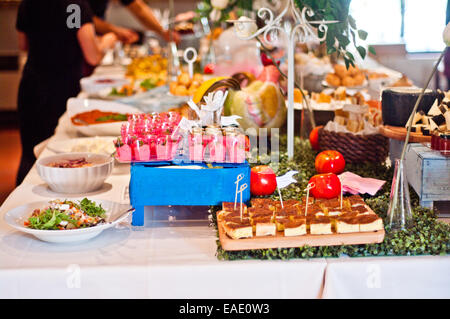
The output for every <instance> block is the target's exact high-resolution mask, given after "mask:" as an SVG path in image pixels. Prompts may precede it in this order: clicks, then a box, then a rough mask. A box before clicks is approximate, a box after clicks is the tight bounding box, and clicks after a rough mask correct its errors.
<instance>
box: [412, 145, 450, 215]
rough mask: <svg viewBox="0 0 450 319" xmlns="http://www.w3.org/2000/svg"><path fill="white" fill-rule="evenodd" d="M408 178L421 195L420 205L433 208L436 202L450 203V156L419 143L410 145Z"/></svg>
mask: <svg viewBox="0 0 450 319" xmlns="http://www.w3.org/2000/svg"><path fill="white" fill-rule="evenodd" d="M405 169H406V178H407V179H408V182H409V184H410V185H411V186H412V188H414V190H415V191H416V193H417V194H418V195H419V197H420V205H421V206H424V207H428V208H433V206H434V202H448V203H449V204H450V158H448V157H445V156H442V155H441V154H440V153H439V152H437V151H433V150H431V149H430V148H429V147H426V146H424V145H422V144H419V143H412V144H409V145H408V148H407V150H406V156H405Z"/></svg>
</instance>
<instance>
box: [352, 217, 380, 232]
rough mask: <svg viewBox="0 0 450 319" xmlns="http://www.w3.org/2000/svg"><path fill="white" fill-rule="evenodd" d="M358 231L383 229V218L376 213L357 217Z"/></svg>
mask: <svg viewBox="0 0 450 319" xmlns="http://www.w3.org/2000/svg"><path fill="white" fill-rule="evenodd" d="M358 220H359V231H360V232H366V231H376V230H381V229H383V220H382V219H381V218H380V217H378V216H377V215H376V214H370V215H363V216H359V217H358Z"/></svg>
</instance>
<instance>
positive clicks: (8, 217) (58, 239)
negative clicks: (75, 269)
mask: <svg viewBox="0 0 450 319" xmlns="http://www.w3.org/2000/svg"><path fill="white" fill-rule="evenodd" d="M93 201H94V202H95V203H97V204H101V205H102V207H103V208H104V209H105V210H106V221H107V222H106V223H104V224H100V225H97V226H93V227H88V228H81V229H68V230H40V229H31V228H28V227H25V226H24V225H23V223H24V221H25V220H27V219H28V218H29V217H30V215H31V214H32V212H33V210H34V209H36V208H44V207H45V206H47V205H48V201H41V202H33V203H29V204H26V205H23V206H20V207H16V208H14V209H12V210H10V211H9V212H7V213H6V214H5V215H4V217H3V218H4V220H5V221H6V223H7V224H8V225H10V226H11V227H13V228H15V229H17V230H19V231H22V232H24V233H28V234H31V235H33V236H35V237H36V238H38V239H40V240H42V241H47V242H51V243H71V242H79V241H84V240H88V239H91V238H93V237H95V236H97V235H99V234H100V233H101V232H102V231H104V230H105V229H108V228H111V227H113V226H115V225H117V224H118V223H120V222H122V221H123V220H125V219H126V218H127V217H128V216H129V214H130V213H131V212H132V211H130V212H128V213H127V214H124V213H125V212H126V211H127V210H129V209H131V206H130V205H127V204H119V203H115V202H110V201H107V200H99V199H96V200H93ZM122 214H124V215H123V216H120V215H122ZM119 216H120V217H119ZM116 218H118V219H117V220H114V219H116ZM110 220H114V221H113V222H109V221H110Z"/></svg>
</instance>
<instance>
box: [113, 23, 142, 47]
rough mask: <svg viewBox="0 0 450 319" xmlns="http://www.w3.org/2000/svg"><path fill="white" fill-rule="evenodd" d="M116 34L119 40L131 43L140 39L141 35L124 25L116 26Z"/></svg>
mask: <svg viewBox="0 0 450 319" xmlns="http://www.w3.org/2000/svg"><path fill="white" fill-rule="evenodd" d="M114 34H115V35H116V36H117V38H118V39H119V41H121V42H123V43H125V44H131V43H134V42H136V41H137V40H139V35H138V34H137V33H136V32H134V31H133V30H130V29H126V28H122V27H115V28H114Z"/></svg>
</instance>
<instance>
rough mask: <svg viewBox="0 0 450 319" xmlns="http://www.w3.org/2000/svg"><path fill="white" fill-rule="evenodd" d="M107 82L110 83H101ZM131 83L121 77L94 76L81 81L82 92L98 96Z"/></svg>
mask: <svg viewBox="0 0 450 319" xmlns="http://www.w3.org/2000/svg"><path fill="white" fill-rule="evenodd" d="M104 80H107V81H108V82H106V83H105V82H103V83H102V82H99V81H104ZM129 82H130V81H129V80H128V79H126V78H125V77H124V76H120V75H94V76H90V77H87V78H82V79H81V80H80V85H81V90H82V91H83V92H86V93H87V94H89V95H91V94H96V93H98V92H99V91H101V90H104V89H107V88H109V89H111V88H113V87H122V86H123V85H125V84H128V83H129Z"/></svg>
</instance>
